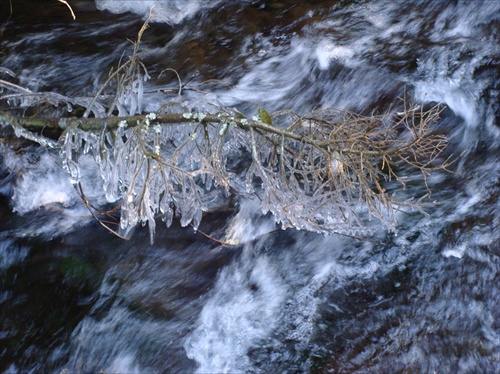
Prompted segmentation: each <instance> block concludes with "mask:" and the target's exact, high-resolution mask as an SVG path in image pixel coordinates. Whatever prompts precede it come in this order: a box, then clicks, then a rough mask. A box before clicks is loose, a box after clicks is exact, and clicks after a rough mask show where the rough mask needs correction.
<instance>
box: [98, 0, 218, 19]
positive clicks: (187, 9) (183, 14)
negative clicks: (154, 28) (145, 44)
mask: <svg viewBox="0 0 500 374" xmlns="http://www.w3.org/2000/svg"><path fill="white" fill-rule="evenodd" d="M219 2H220V0H210V1H201V0H160V1H158V0H142V1H141V0H138V1H116V0H96V5H97V9H99V10H108V11H110V12H111V13H115V14H120V13H125V12H131V13H135V14H138V15H140V16H141V17H143V18H146V17H148V16H149V14H150V13H151V14H152V18H151V20H152V21H153V22H166V23H172V24H177V23H180V22H182V21H183V20H184V19H186V18H190V17H192V16H193V15H195V14H196V13H197V12H199V11H200V10H202V9H207V8H211V7H213V6H215V5H217V4H218V3H219Z"/></svg>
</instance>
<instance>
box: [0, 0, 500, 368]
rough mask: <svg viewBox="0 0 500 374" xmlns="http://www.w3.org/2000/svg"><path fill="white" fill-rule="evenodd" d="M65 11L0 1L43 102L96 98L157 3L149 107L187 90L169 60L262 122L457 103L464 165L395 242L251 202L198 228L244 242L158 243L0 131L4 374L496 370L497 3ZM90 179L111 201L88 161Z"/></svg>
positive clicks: (420, 190) (132, 6) (96, 6)
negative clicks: (327, 227) (284, 113)
mask: <svg viewBox="0 0 500 374" xmlns="http://www.w3.org/2000/svg"><path fill="white" fill-rule="evenodd" d="M55 3H56V2H50V3H49V2H36V1H27V0H16V1H13V2H12V6H13V9H12V11H13V13H12V15H11V16H10V18H9V19H7V18H8V17H7V16H6V15H7V14H8V13H10V10H9V7H6V4H2V5H1V8H0V10H1V17H2V19H1V22H2V24H1V28H0V31H1V32H0V66H1V67H4V68H7V69H9V70H11V71H13V72H15V73H16V75H17V76H16V82H17V83H18V84H19V85H21V86H24V87H27V88H29V89H31V90H33V91H54V92H59V93H63V94H66V95H89V94H91V93H95V92H97V90H98V89H99V87H100V85H101V84H102V83H103V82H104V81H105V79H106V77H107V76H108V73H109V71H110V69H111V67H113V66H116V65H117V64H118V62H119V60H120V58H121V56H122V55H123V53H124V52H125V51H129V50H130V46H131V44H130V40H135V39H136V37H137V32H138V31H139V29H140V27H141V25H142V23H143V22H144V19H145V17H147V15H148V14H149V9H150V7H151V5H155V9H156V11H157V13H156V16H155V17H154V19H153V21H154V22H152V23H151V24H150V27H149V28H148V29H147V30H146V32H145V33H144V35H143V38H142V45H141V50H142V52H141V53H142V58H143V61H144V64H145V66H147V68H148V71H149V74H150V75H151V77H152V79H151V80H150V81H148V82H147V84H146V91H147V92H146V94H145V95H144V101H143V103H144V110H145V111H146V112H148V111H150V110H155V109H157V108H158V106H159V105H161V103H162V99H164V97H165V96H164V95H166V93H167V92H171V91H172V90H175V89H176V87H177V84H178V81H177V77H176V76H175V75H174V74H168V72H170V73H171V71H164V69H167V68H171V69H175V70H176V71H177V72H178V73H179V75H180V79H181V80H182V82H183V83H184V84H185V85H186V91H189V88H191V89H193V90H195V89H196V90H202V91H204V92H208V93H209V94H210V95H213V97H216V98H217V100H219V101H220V102H221V103H222V104H223V105H226V106H231V107H236V108H237V109H238V110H239V111H241V112H242V113H245V114H247V115H250V116H251V115H255V114H256V110H257V107H259V106H262V107H264V108H266V109H267V110H268V111H269V112H272V111H275V110H280V109H293V110H294V111H296V112H299V113H301V112H302V113H303V112H306V111H309V110H312V109H313V108H326V107H336V108H342V109H348V110H352V111H356V112H359V113H362V114H370V113H383V112H384V111H387V110H389V108H391V107H394V106H396V107H397V106H400V105H401V101H400V98H401V97H402V96H403V95H406V96H407V98H408V99H409V100H411V101H412V102H415V103H417V104H421V103H424V104H425V105H433V104H436V103H441V104H442V105H443V106H444V111H443V112H442V115H441V118H440V120H439V121H438V122H437V123H436V125H435V126H436V129H435V131H437V132H439V133H443V134H446V135H447V137H448V138H449V140H450V144H449V146H448V148H447V150H446V155H445V156H450V155H452V154H453V155H459V154H461V153H463V156H462V157H461V158H460V159H459V161H458V162H457V163H456V164H454V165H453V167H452V169H453V173H446V172H441V171H440V172H436V173H433V174H432V175H431V176H429V178H428V180H427V183H428V185H429V188H430V190H431V191H432V200H436V201H438V202H439V204H437V205H433V206H430V207H428V208H426V209H425V210H426V212H427V213H428V216H426V215H422V214H420V213H418V212H415V213H414V214H401V215H400V216H399V217H398V219H399V225H398V232H397V234H395V233H388V232H386V231H384V230H383V229H381V230H380V231H379V232H377V233H376V234H375V235H373V236H372V237H370V238H368V239H367V240H357V239H356V238H352V237H348V236H341V235H330V236H320V235H316V234H312V233H306V232H301V231H298V230H286V231H283V230H280V229H279V228H277V227H276V226H275V224H274V221H273V220H272V219H271V218H270V217H268V216H262V214H260V212H259V208H258V205H257V204H256V202H255V200H253V199H252V198H251V197H247V198H241V200H239V201H238V202H237V204H236V208H237V213H236V212H235V213H232V212H212V213H208V214H207V215H205V216H204V219H203V221H202V224H201V225H200V231H203V232H205V233H208V234H210V235H213V236H215V237H222V236H224V235H230V236H231V237H232V238H237V239H238V241H239V243H240V244H238V245H236V246H232V247H224V246H219V245H218V244H217V243H215V242H213V241H211V240H209V239H207V238H205V237H204V236H203V235H201V234H200V233H196V232H193V229H192V228H190V227H186V228H182V227H180V225H179V224H178V223H174V225H173V226H172V227H170V228H168V229H167V228H165V227H162V225H161V223H160V222H158V224H157V228H156V237H155V242H154V244H150V241H149V233H148V229H147V227H139V228H137V229H136V230H135V232H134V234H133V236H132V238H131V239H130V240H128V241H122V240H121V239H119V238H116V237H114V236H112V235H111V234H110V233H109V232H107V231H106V230H105V229H104V228H102V227H101V226H100V225H98V224H97V223H96V222H95V221H94V220H93V219H92V217H90V216H89V214H88V211H87V209H86V207H85V206H84V204H83V203H82V201H81V199H80V197H79V196H78V194H77V193H76V192H75V190H74V188H73V187H72V185H71V184H70V183H69V176H68V175H67V174H66V173H65V172H64V171H63V170H62V168H61V167H60V160H58V158H57V155H55V154H52V153H50V152H47V151H46V150H44V149H43V148H41V147H40V146H37V145H31V144H26V143H22V142H19V141H18V140H17V139H16V138H15V137H14V136H13V134H12V131H9V129H8V128H3V129H0V131H1V132H0V280H1V283H0V284H1V288H0V371H1V372H5V373H27V372H29V373H41V372H53V373H96V372H106V373H146V372H148V373H149V372H152V373H153V372H154V373H164V372H171V373H189V372H196V373H336V372H341V373H351V372H352V373H361V372H363V373H365V372H371V373H389V372H391V373H394V372H418V373H423V372H425V373H432V372H440V373H442V372H447V373H478V372H484V373H493V372H499V371H500V312H499V310H500V308H499V307H498V306H499V305H500V288H499V281H500V257H499V256H500V244H499V243H500V230H499V227H500V222H499V216H500V204H499V177H500V162H499V161H500V160H499V159H500V157H499V156H500V152H499V139H500V121H499V119H500V104H499V82H500V70H499V69H500V29H499V26H500V5H499V3H498V2H497V1H494V0H491V1H490V0H478V1H460V0H457V1H441V0H436V1H412V2H407V1H392V0H391V1H389V0H370V1H368V0H357V1H349V0H345V1H315V2H312V1H295V0H284V1H264V0H253V1H250V0H243V1H229V0H207V1H199V0H186V1H176V0H161V1H111V0H96V1H95V3H94V2H93V1H84V0H73V1H71V2H70V3H71V6H72V7H73V10H74V11H75V13H76V17H77V18H76V20H75V21H72V19H71V15H70V14H69V11H68V9H67V7H65V6H64V5H63V4H55ZM162 71H163V74H160V73H162ZM4 78H5V79H6V77H4V76H1V75H0V79H4ZM188 94H189V93H188ZM81 169H82V175H83V177H84V178H83V179H84V180H85V188H86V193H87V195H88V196H89V197H92V199H93V201H94V202H95V203H96V204H100V205H102V206H105V204H106V201H105V199H104V197H103V192H102V179H101V177H100V175H99V173H98V172H96V169H95V166H94V164H93V162H92V160H91V159H90V158H89V159H86V158H82V164H81ZM407 184H408V189H407V191H406V192H405V193H406V194H407V195H408V197H412V196H421V195H424V194H425V193H426V186H425V184H424V182H423V181H422V180H421V178H420V177H419V176H418V175H417V174H415V178H410V180H409V181H408V182H407Z"/></svg>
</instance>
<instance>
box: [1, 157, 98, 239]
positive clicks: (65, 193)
mask: <svg viewBox="0 0 500 374" xmlns="http://www.w3.org/2000/svg"><path fill="white" fill-rule="evenodd" d="M3 156H4V157H3V160H4V165H5V167H6V168H7V170H9V171H10V173H12V174H14V175H16V179H15V183H14V185H13V188H12V190H13V195H12V200H11V204H12V210H13V211H14V212H17V213H19V214H21V215H25V216H26V215H30V214H31V215H34V217H36V214H38V213H40V211H41V209H44V210H45V211H50V212H51V214H50V215H44V216H43V222H42V220H37V219H36V218H34V219H33V222H32V223H31V224H30V226H29V227H25V228H23V229H22V230H21V231H19V232H18V233H17V234H16V235H21V236H31V235H53V234H56V235H60V234H63V233H67V232H71V231H72V230H73V229H75V228H77V227H80V226H81V225H85V224H87V223H88V222H90V221H91V219H92V218H91V216H90V214H89V211H88V210H87V208H86V207H85V204H84V203H83V201H82V198H81V197H80V196H79V195H78V194H77V192H76V191H75V189H74V187H73V185H72V184H71V183H70V179H69V175H68V174H67V173H66V172H65V171H64V170H63V169H62V167H61V165H60V162H59V160H58V157H57V156H55V155H53V154H50V153H48V152H46V153H41V154H40V155H34V154H30V153H29V152H28V153H26V154H25V155H24V156H23V157H20V156H19V155H16V154H15V153H14V152H12V151H10V150H9V149H8V148H4V155H3ZM26 160H28V161H26ZM80 161H81V164H80V165H81V170H82V174H83V178H82V185H83V189H84V193H85V194H86V197H87V198H89V199H90V201H91V202H92V203H94V204H95V206H99V205H101V204H104V203H105V199H104V193H103V192H102V180H101V179H100V177H99V173H98V172H97V167H96V166H95V163H94V161H93V160H92V158H91V157H90V156H88V155H87V156H83V157H82V158H81V160H80Z"/></svg>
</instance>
